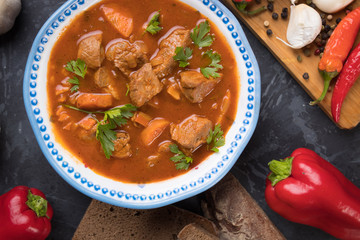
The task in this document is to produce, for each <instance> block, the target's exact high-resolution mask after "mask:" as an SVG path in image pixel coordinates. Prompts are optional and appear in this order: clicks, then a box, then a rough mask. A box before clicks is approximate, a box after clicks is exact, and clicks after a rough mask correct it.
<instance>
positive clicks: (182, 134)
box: [170, 114, 212, 150]
mask: <svg viewBox="0 0 360 240" xmlns="http://www.w3.org/2000/svg"><path fill="white" fill-rule="evenodd" d="M211 129H212V122H211V121H210V120H209V119H207V118H204V117H199V116H197V115H195V114H193V115H191V116H190V117H188V118H186V119H185V120H183V121H182V122H181V123H180V124H173V125H171V127H170V134H171V138H172V139H173V140H175V141H176V142H178V143H179V144H180V145H181V146H182V147H184V148H187V149H191V150H195V149H196V148H198V147H199V146H200V145H201V144H203V143H205V142H206V138H207V136H208V135H209V132H210V130H211Z"/></svg>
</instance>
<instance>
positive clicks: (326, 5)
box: [312, 0, 354, 13]
mask: <svg viewBox="0 0 360 240" xmlns="http://www.w3.org/2000/svg"><path fill="white" fill-rule="evenodd" d="M353 1H354V0H312V2H313V3H314V4H315V5H316V6H317V7H318V8H319V9H320V10H321V11H323V12H326V13H335V12H338V11H340V10H341V9H343V8H345V7H346V6H347V5H349V4H350V3H352V2H353Z"/></svg>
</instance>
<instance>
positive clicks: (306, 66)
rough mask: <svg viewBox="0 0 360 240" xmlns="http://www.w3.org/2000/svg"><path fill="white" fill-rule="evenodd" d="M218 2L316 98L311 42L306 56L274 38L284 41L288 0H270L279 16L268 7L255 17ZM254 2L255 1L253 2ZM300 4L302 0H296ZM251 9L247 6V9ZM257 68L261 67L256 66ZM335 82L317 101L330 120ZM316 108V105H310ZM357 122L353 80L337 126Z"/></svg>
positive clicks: (358, 96) (318, 84) (318, 85)
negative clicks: (270, 33) (307, 76)
mask: <svg viewBox="0 0 360 240" xmlns="http://www.w3.org/2000/svg"><path fill="white" fill-rule="evenodd" d="M222 2H223V3H224V4H225V5H226V6H227V7H228V8H229V9H230V10H232V12H233V13H235V15H236V16H237V17H238V19H240V20H241V21H242V22H243V23H244V24H246V25H247V26H248V27H249V28H250V30H251V31H252V32H253V33H254V34H255V35H256V36H257V37H258V39H259V40H260V41H262V43H263V44H264V45H265V46H266V47H267V48H268V49H269V50H270V51H271V52H272V54H273V55H274V56H275V57H276V58H277V60H278V61H279V62H280V63H281V64H282V65H283V66H284V67H285V68H286V69H287V71H288V72H289V73H290V74H291V75H292V76H293V77H294V78H295V79H296V81H297V82H298V83H299V84H300V85H301V86H302V87H303V88H304V89H305V91H306V92H307V93H308V94H309V95H310V97H311V98H312V99H317V98H318V97H319V96H320V95H321V92H322V90H323V86H324V85H323V80H322V78H321V76H320V74H319V72H318V69H317V66H318V63H319V61H320V57H319V56H315V55H314V54H313V53H314V51H315V49H316V46H315V45H314V44H312V46H311V56H310V57H306V56H305V55H304V53H303V50H294V49H292V48H290V47H287V46H285V45H284V44H283V43H282V42H280V41H279V40H278V39H276V37H279V38H281V39H284V40H286V29H287V25H288V19H289V16H290V9H289V14H288V15H289V16H288V18H287V19H286V20H283V19H281V16H280V14H281V11H282V8H284V7H287V8H289V7H290V0H276V1H274V12H276V13H278V14H279V19H278V20H274V19H272V17H271V15H272V13H271V12H270V11H268V10H266V11H265V12H262V13H260V14H258V15H256V16H246V15H244V14H240V13H239V12H238V11H237V9H236V7H235V5H234V4H233V2H232V0H222ZM254 2H255V1H254ZM299 2H300V3H303V2H305V1H299ZM267 4H268V2H267V1H266V0H262V3H261V4H255V3H253V4H252V5H251V7H253V8H258V7H260V6H263V5H267ZM351 6H352V8H353V9H355V8H356V7H359V6H360V0H355V2H354V3H353V4H352V5H351ZM250 9H251V8H250ZM344 15H345V11H344V10H343V11H341V12H340V13H337V14H334V15H333V20H332V21H330V22H329V23H328V24H329V25H330V26H331V25H332V24H335V23H336V22H335V20H336V19H337V18H338V17H341V18H343V17H344ZM265 20H267V21H269V22H270V26H269V27H268V28H265V27H264V21H265ZM267 29H271V30H272V31H273V35H272V36H270V37H269V36H268V35H267V34H266V30H267ZM358 42H360V34H359V36H358V38H357V41H356V43H358ZM298 55H300V56H301V58H302V62H299V61H298V60H297V56H298ZM259 67H260V68H261V66H259ZM305 72H307V73H309V76H310V78H309V79H308V80H305V79H304V78H303V74H304V73H305ZM334 83H335V81H333V83H332V85H331V86H330V91H329V92H328V94H327V96H326V97H325V99H324V100H323V101H322V102H321V103H320V104H319V106H320V107H321V109H322V110H323V111H324V112H325V113H326V114H327V115H328V116H329V117H330V118H331V119H332V117H331V108H330V106H331V96H332V92H331V89H333V86H334ZM306 104H307V103H306ZM314 107H316V106H314ZM359 121H360V81H357V82H356V83H355V84H354V86H353V87H352V89H351V90H350V92H349V93H348V96H347V97H346V99H345V101H344V103H343V107H342V111H341V117H340V121H339V123H338V126H339V127H340V128H345V129H350V128H353V127H355V126H356V125H357V124H358V123H359Z"/></svg>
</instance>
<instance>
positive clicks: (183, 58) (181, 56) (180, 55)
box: [173, 47, 193, 67]
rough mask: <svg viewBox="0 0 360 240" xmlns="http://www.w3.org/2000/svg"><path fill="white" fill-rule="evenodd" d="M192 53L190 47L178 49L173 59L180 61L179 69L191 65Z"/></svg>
mask: <svg viewBox="0 0 360 240" xmlns="http://www.w3.org/2000/svg"><path fill="white" fill-rule="evenodd" d="M192 52H193V51H192V50H191V49H190V48H188V47H186V48H185V49H184V48H183V47H176V49H175V56H174V57H173V58H174V60H175V61H179V67H186V66H188V65H189V64H190V63H189V62H188V60H189V58H190V57H191V55H192Z"/></svg>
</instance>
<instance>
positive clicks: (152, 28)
mask: <svg viewBox="0 0 360 240" xmlns="http://www.w3.org/2000/svg"><path fill="white" fill-rule="evenodd" d="M159 17H160V12H159V11H158V12H157V13H155V14H154V16H153V17H152V18H151V19H150V22H149V24H148V26H147V28H146V29H145V30H146V31H147V32H149V33H151V34H152V35H154V34H156V33H158V32H159V31H160V30H161V29H162V27H160V26H159V25H160V22H159Z"/></svg>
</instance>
